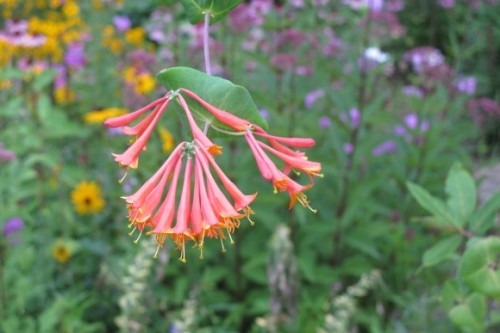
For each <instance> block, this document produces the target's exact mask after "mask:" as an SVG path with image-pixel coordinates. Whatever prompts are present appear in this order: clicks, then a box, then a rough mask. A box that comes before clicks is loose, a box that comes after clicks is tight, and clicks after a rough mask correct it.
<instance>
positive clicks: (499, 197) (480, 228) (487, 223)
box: [469, 193, 500, 235]
mask: <svg viewBox="0 0 500 333" xmlns="http://www.w3.org/2000/svg"><path fill="white" fill-rule="evenodd" d="M499 209H500V193H497V194H495V195H493V197H492V198H491V199H490V200H488V201H487V202H486V203H485V204H484V205H483V206H482V207H481V208H480V209H479V210H478V211H477V212H476V213H475V214H474V215H473V216H472V217H471V219H470V221H469V226H470V227H471V228H472V230H473V231H477V233H478V234H479V235H481V234H483V233H484V232H486V231H487V230H488V229H489V228H490V227H491V225H492V224H493V221H494V219H495V215H496V213H497V212H498V210H499Z"/></svg>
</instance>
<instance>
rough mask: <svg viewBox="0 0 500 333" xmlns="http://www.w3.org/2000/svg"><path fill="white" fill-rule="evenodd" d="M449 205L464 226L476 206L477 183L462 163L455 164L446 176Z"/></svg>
mask: <svg viewBox="0 0 500 333" xmlns="http://www.w3.org/2000/svg"><path fill="white" fill-rule="evenodd" d="M446 193H447V194H448V207H450V210H451V211H452V213H453V214H454V215H455V216H456V220H457V222H458V223H459V224H460V225H461V226H463V225H464V224H465V222H466V221H468V220H469V218H470V216H471V215H472V213H473V212H474V208H476V184H475V183H474V179H473V178H472V176H471V175H470V173H468V172H467V171H466V170H465V169H463V168H462V166H461V165H460V164H454V165H453V167H452V168H451V170H450V172H449V173H448V177H447V178H446Z"/></svg>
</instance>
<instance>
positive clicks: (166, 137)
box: [159, 127, 175, 153]
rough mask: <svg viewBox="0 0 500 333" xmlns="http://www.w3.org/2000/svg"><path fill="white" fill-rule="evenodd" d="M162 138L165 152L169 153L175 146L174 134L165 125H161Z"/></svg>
mask: <svg viewBox="0 0 500 333" xmlns="http://www.w3.org/2000/svg"><path fill="white" fill-rule="evenodd" d="M159 131H160V138H161V142H162V149H163V151H164V152H165V153H169V152H171V151H172V148H174V144H175V142H174V137H173V136H172V134H171V133H170V132H169V131H168V130H167V129H166V128H164V127H160V129H159Z"/></svg>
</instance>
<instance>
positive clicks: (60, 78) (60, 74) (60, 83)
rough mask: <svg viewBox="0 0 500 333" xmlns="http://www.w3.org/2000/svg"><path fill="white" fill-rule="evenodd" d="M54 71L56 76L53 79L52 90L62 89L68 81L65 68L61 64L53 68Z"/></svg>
mask: <svg viewBox="0 0 500 333" xmlns="http://www.w3.org/2000/svg"><path fill="white" fill-rule="evenodd" d="M54 69H55V70H56V72H57V75H56V77H55V79H54V88H56V89H57V88H64V87H66V85H67V84H68V80H67V78H66V67H64V65H61V64H57V65H55V66H54Z"/></svg>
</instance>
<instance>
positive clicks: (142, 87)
mask: <svg viewBox="0 0 500 333" xmlns="http://www.w3.org/2000/svg"><path fill="white" fill-rule="evenodd" d="M155 86H156V82H155V79H154V77H153V76H152V75H151V74H148V73H144V74H140V75H139V76H138V77H137V82H136V85H135V92H136V93H138V94H143V95H147V94H149V93H150V92H151V91H153V89H154V88H155Z"/></svg>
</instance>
